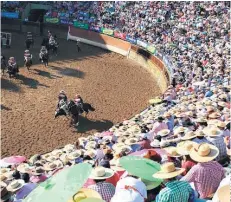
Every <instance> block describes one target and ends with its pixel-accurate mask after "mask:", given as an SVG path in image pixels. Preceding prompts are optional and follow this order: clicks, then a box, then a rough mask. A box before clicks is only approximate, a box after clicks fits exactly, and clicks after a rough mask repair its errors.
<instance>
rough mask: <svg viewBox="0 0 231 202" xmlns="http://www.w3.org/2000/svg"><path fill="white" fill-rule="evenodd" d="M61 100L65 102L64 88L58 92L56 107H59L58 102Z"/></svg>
mask: <svg viewBox="0 0 231 202" xmlns="http://www.w3.org/2000/svg"><path fill="white" fill-rule="evenodd" d="M61 100H63V101H64V102H66V103H67V95H66V92H65V91H64V90H61V91H60V92H59V95H58V105H57V109H59V108H60V106H59V103H60V101H61Z"/></svg>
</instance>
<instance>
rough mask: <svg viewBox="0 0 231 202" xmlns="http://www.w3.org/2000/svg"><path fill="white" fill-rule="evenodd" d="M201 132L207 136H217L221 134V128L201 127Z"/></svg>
mask: <svg viewBox="0 0 231 202" xmlns="http://www.w3.org/2000/svg"><path fill="white" fill-rule="evenodd" d="M203 133H204V134H205V135H206V136H209V137H218V136H220V135H221V134H222V132H221V130H219V128H217V127H215V126H214V127H206V128H204V129H203Z"/></svg>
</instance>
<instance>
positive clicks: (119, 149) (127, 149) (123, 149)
mask: <svg viewBox="0 0 231 202" xmlns="http://www.w3.org/2000/svg"><path fill="white" fill-rule="evenodd" d="M118 144H119V143H118ZM118 144H117V145H118ZM114 151H115V152H116V153H121V152H125V153H127V154H128V153H130V152H131V151H132V148H131V147H130V146H128V145H122V146H119V147H118V146H117V147H116V148H115V149H114Z"/></svg>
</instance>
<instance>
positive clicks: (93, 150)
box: [85, 149, 96, 159]
mask: <svg viewBox="0 0 231 202" xmlns="http://www.w3.org/2000/svg"><path fill="white" fill-rule="evenodd" d="M85 155H87V156H90V157H91V158H92V159H93V158H95V156H96V150H95V149H88V150H87V151H86V152H85Z"/></svg>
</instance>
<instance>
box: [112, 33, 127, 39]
mask: <svg viewBox="0 0 231 202" xmlns="http://www.w3.org/2000/svg"><path fill="white" fill-rule="evenodd" d="M114 37H116V38H119V39H123V40H126V34H123V33H119V32H116V31H115V32H114Z"/></svg>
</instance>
